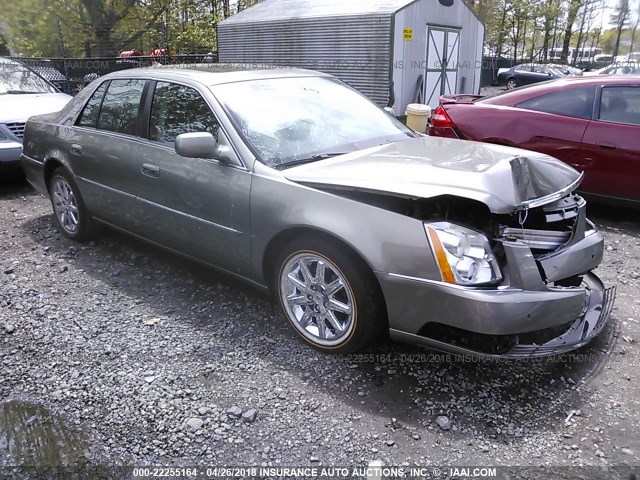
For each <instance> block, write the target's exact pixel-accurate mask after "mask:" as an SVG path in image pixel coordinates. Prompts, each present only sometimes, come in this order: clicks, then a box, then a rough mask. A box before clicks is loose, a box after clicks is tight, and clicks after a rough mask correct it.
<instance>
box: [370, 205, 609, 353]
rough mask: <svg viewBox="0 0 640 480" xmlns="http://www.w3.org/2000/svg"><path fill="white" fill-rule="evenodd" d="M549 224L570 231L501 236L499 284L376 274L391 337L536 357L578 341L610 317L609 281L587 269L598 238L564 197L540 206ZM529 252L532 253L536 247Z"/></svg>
mask: <svg viewBox="0 0 640 480" xmlns="http://www.w3.org/2000/svg"><path fill="white" fill-rule="evenodd" d="M544 214H545V215H546V217H547V219H548V221H549V222H550V223H549V224H550V225H551V224H552V223H553V222H555V221H561V222H565V221H566V220H567V219H568V220H569V221H571V222H572V224H573V228H572V229H571V231H570V232H569V231H564V232H563V231H558V230H552V229H549V230H527V229H526V228H523V229H522V230H521V229H517V230H514V229H507V234H505V235H504V236H503V238H501V246H502V249H503V252H504V258H505V264H504V265H503V273H504V274H505V277H506V278H505V284H504V285H502V286H499V287H465V286H460V285H453V284H450V283H445V282H443V281H440V280H433V279H424V278H414V277H407V276H404V275H399V274H394V273H380V272H378V273H377V276H378V280H379V281H380V285H381V286H382V289H383V292H384V296H385V300H386V302H387V310H388V314H389V325H390V334H391V337H392V338H394V339H396V340H401V341H406V342H410V343H414V344H419V345H424V346H428V347H431V348H436V349H440V350H446V351H449V352H454V353H460V354H474V355H483V356H485V355H489V356H499V357H503V358H504V357H507V358H523V357H539V356H548V355H554V354H561V353H565V352H567V351H570V350H574V349H576V348H579V347H582V346H583V345H585V344H587V343H589V341H591V340H592V339H593V338H594V337H595V336H597V335H598V334H599V333H600V332H601V331H602V329H603V328H604V326H605V325H606V323H607V320H608V319H609V317H610V315H611V310H612V308H613V303H614V299H615V287H613V288H608V289H607V288H605V287H604V285H603V283H602V282H601V281H600V279H599V278H598V277H597V276H596V275H595V274H594V273H592V270H593V269H594V268H596V267H597V266H598V265H599V264H600V262H601V261H602V254H603V250H604V238H603V236H602V234H601V233H600V232H599V231H598V230H597V228H596V227H595V226H594V225H593V224H591V223H590V222H589V221H588V220H587V219H586V216H585V202H584V200H582V199H581V198H580V197H579V196H577V195H575V196H569V197H566V198H564V199H561V200H560V201H558V202H555V203H554V204H551V205H549V206H546V207H545V208H544ZM534 252H535V253H534Z"/></svg>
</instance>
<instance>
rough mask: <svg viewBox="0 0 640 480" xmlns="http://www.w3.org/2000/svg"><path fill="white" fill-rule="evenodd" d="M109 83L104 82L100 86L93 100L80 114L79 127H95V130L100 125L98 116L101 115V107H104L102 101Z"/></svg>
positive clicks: (94, 93)
mask: <svg viewBox="0 0 640 480" xmlns="http://www.w3.org/2000/svg"><path fill="white" fill-rule="evenodd" d="M108 84H109V82H104V83H103V84H102V85H100V86H99V87H98V88H97V89H96V91H95V92H93V95H91V98H90V99H89V101H88V102H87V104H86V105H85V106H84V109H83V110H82V113H81V114H80V118H78V122H77V125H80V126H82V127H93V128H95V126H96V124H97V123H98V114H99V113H100V105H102V99H103V98H104V92H106V91H107V85H108Z"/></svg>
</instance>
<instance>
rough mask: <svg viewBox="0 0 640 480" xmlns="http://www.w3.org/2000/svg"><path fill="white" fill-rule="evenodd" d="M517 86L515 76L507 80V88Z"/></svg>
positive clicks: (510, 88) (511, 88)
mask: <svg viewBox="0 0 640 480" xmlns="http://www.w3.org/2000/svg"><path fill="white" fill-rule="evenodd" d="M517 86H518V82H517V81H516V79H515V78H510V79H509V80H507V90H513V89H514V88H516V87H517Z"/></svg>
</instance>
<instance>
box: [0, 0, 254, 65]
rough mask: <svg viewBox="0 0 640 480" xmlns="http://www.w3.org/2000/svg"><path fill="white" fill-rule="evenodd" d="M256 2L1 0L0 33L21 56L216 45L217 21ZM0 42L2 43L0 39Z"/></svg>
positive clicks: (186, 49)
mask: <svg viewBox="0 0 640 480" xmlns="http://www.w3.org/2000/svg"><path fill="white" fill-rule="evenodd" d="M258 1H259V0H240V1H238V2H237V3H234V4H233V5H230V1H229V0H19V1H16V0H0V11H2V12H3V20H2V22H4V23H0V34H1V35H2V37H4V41H5V42H6V43H7V44H8V46H9V47H10V48H11V49H12V50H14V51H15V52H17V53H18V54H20V55H25V56H42V57H59V56H63V55H64V56H68V57H96V56H97V57H113V56H116V55H117V54H118V53H119V52H120V51H121V50H129V49H138V50H140V51H142V52H144V53H149V52H150V51H151V50H153V49H154V48H157V47H160V48H163V47H165V46H166V47H169V49H170V51H172V52H175V53H184V54H188V53H207V52H209V51H211V50H212V49H215V45H216V25H217V24H218V22H220V21H221V20H223V19H224V18H227V17H229V16H230V15H231V14H233V13H235V12H237V11H238V10H242V9H244V8H247V7H249V6H251V5H253V4H255V3H257V2H258ZM0 43H1V41H0Z"/></svg>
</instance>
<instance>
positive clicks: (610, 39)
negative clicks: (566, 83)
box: [472, 0, 640, 62]
mask: <svg viewBox="0 0 640 480" xmlns="http://www.w3.org/2000/svg"><path fill="white" fill-rule="evenodd" d="M472 6H473V8H474V10H475V11H476V12H477V13H478V15H479V16H480V17H481V19H482V20H483V21H484V22H485V32H486V48H487V50H489V53H490V54H491V55H494V56H499V57H507V58H512V59H513V60H514V61H516V60H518V59H523V58H532V59H534V58H537V59H541V60H547V58H548V52H549V49H551V48H559V49H562V53H561V56H562V61H563V62H567V60H569V57H570V50H569V49H570V48H579V49H582V48H602V49H603V50H604V51H605V52H607V53H609V54H612V55H613V56H617V55H622V54H626V53H629V52H632V51H634V45H637V43H638V38H637V37H640V31H638V27H639V26H640V0H617V4H616V5H615V7H614V8H613V9H612V10H611V9H610V8H609V9H608V8H607V7H608V3H607V1H606V0H473V3H472ZM574 60H575V59H574Z"/></svg>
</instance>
